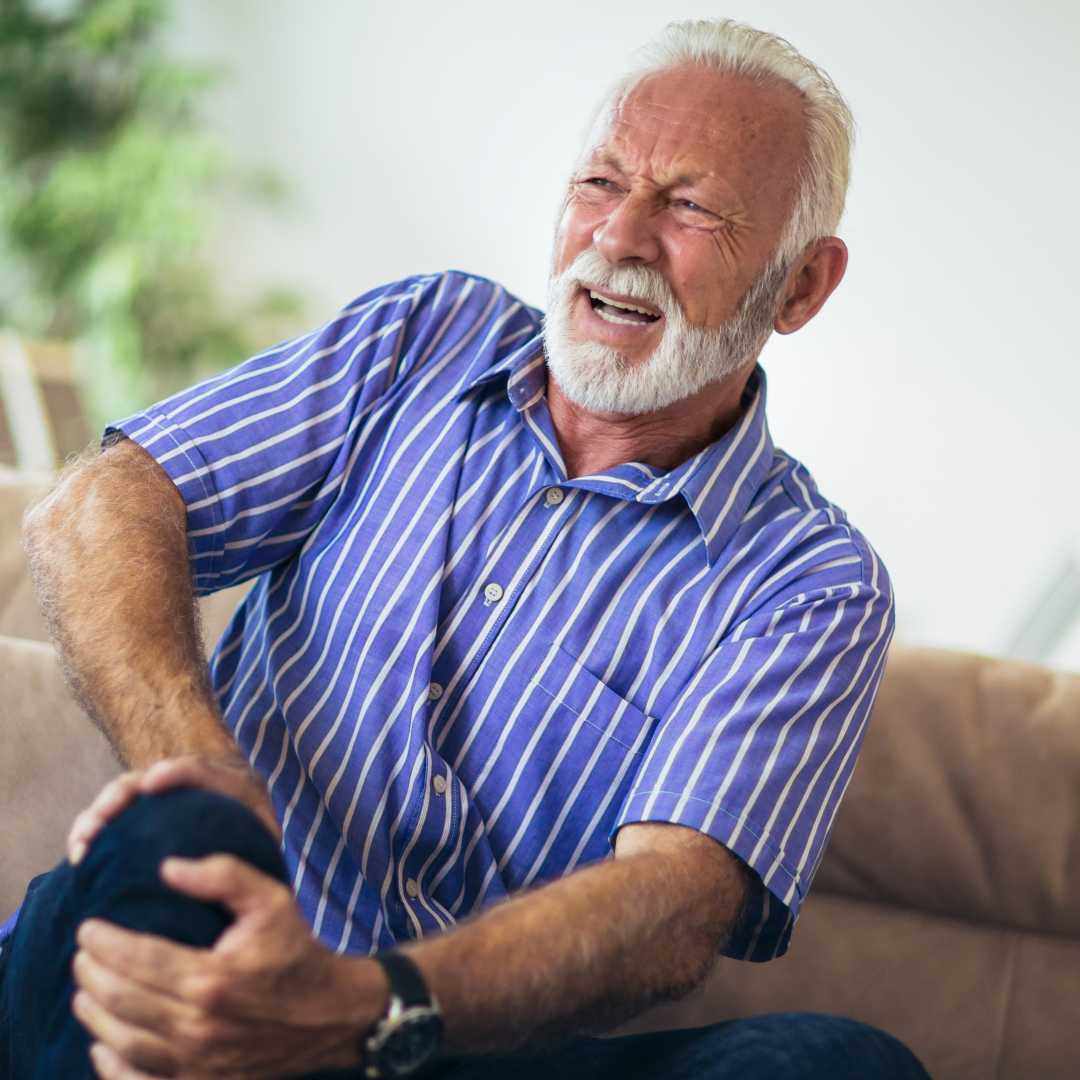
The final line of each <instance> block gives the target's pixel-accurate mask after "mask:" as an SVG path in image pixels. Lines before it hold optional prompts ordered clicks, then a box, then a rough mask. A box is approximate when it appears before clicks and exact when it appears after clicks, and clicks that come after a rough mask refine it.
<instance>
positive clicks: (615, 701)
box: [534, 646, 656, 754]
mask: <svg viewBox="0 0 1080 1080" xmlns="http://www.w3.org/2000/svg"><path fill="white" fill-rule="evenodd" d="M534 682H535V684H536V686H537V688H538V689H539V690H541V691H542V692H543V693H544V694H546V695H547V696H548V697H550V698H551V699H552V700H553V701H556V702H558V703H559V705H561V706H562V707H563V708H564V709H566V710H568V711H569V712H571V713H573V714H574V716H575V717H577V719H578V720H580V721H581V723H582V724H586V725H588V726H589V727H590V728H593V729H595V731H597V732H599V733H600V734H602V735H603V736H604V738H605V739H607V740H610V741H611V742H613V743H615V744H617V746H619V747H621V748H622V750H624V751H629V752H630V753H632V754H640V753H641V752H642V751H643V750H644V749H645V747H646V746H647V744H648V740H649V736H650V735H651V734H652V730H653V728H654V727H655V726H656V720H655V719H653V718H652V717H649V716H646V715H645V713H643V712H642V711H641V710H640V709H639V708H638V707H637V706H636V705H634V704H633V703H632V702H630V701H627V700H626V698H624V697H622V696H621V695H619V694H617V693H616V692H615V691H614V690H612V689H611V687H610V686H608V685H607V684H606V683H605V682H603V681H602V680H600V679H598V678H597V677H596V676H595V675H593V673H592V672H591V671H589V670H588V669H587V668H585V667H583V666H582V664H581V663H580V662H579V661H578V660H577V659H576V658H575V657H573V656H571V655H570V654H569V653H568V652H566V650H565V649H563V648H562V647H561V646H557V647H556V654H555V656H554V658H553V660H552V662H551V663H550V664H549V665H548V666H547V667H546V668H545V669H544V671H543V673H542V674H540V675H539V676H538V677H537V678H536V679H535V680H534Z"/></svg>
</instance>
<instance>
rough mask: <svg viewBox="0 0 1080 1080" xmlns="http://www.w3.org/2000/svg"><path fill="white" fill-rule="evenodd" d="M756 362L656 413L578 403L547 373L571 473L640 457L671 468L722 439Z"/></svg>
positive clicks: (554, 419)
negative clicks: (629, 412)
mask: <svg viewBox="0 0 1080 1080" xmlns="http://www.w3.org/2000/svg"><path fill="white" fill-rule="evenodd" d="M753 370H754V365H753V363H749V364H747V365H746V366H745V367H743V368H740V369H739V370H738V371H736V372H734V373H733V374H732V375H731V376H730V377H729V378H727V379H723V380H721V381H720V382H716V383H711V384H710V385H709V386H706V387H704V388H703V389H701V390H699V391H698V392H697V393H696V394H693V395H692V396H690V397H688V398H684V399H683V400H682V401H676V402H675V403H674V404H673V405H669V406H667V407H666V408H664V409H659V410H657V411H656V412H651V413H644V414H643V415H640V416H633V415H626V414H621V413H596V412H590V411H589V410H588V409H583V408H582V407H581V406H580V405H576V404H574V402H572V401H570V399H569V398H567V397H566V395H565V394H563V392H562V390H561V389H560V388H559V385H558V383H557V382H556V381H555V379H554V378H553V377H552V375H551V373H550V371H549V372H548V393H547V396H548V409H549V410H550V412H551V422H552V424H553V426H554V428H555V434H556V436H557V437H558V440H559V449H560V450H561V451H562V458H563V463H564V464H565V465H566V478H567V479H568V480H573V479H574V478H575V477H577V476H592V475H594V474H596V473H601V472H604V471H605V470H607V469H611V468H614V467H615V466H616V465H623V464H625V463H626V462H628V461H639V462H641V463H642V464H644V465H649V466H651V467H653V468H655V469H660V470H663V471H665V472H666V471H668V470H670V469H674V468H675V467H676V466H678V465H681V464H682V463H683V462H684V461H686V460H688V459H689V458H692V457H693V456H694V455H695V454H698V453H700V452H701V451H702V450H704V449H705V447H706V446H708V445H709V444H710V443H713V442H715V441H716V440H717V439H719V438H721V437H722V436H723V435H724V433H725V432H727V431H729V430H730V429H731V428H732V427H734V426H735V424H736V423H737V422H738V420H739V417H740V416H741V415H742V407H741V402H742V393H743V390H744V389H745V387H746V382H747V380H748V379H749V378H750V375H751V373H752V372H753Z"/></svg>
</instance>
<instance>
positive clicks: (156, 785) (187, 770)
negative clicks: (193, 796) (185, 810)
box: [139, 754, 228, 795]
mask: <svg viewBox="0 0 1080 1080" xmlns="http://www.w3.org/2000/svg"><path fill="white" fill-rule="evenodd" d="M220 785H221V778H220V774H219V770H218V768H217V767H216V762H215V764H213V765H212V764H211V762H210V761H208V760H207V759H206V758H204V757H199V756H197V755H194V754H188V755H185V756H184V757H171V758H166V759H165V760H163V761H156V762H154V764H153V765H151V766H150V768H149V769H147V770H146V772H145V773H144V774H143V781H141V783H140V785H139V789H140V791H143V792H146V793H147V794H148V795H157V794H160V793H161V792H167V791H168V789H170V788H172V787H188V786H190V787H207V788H212V789H215V791H220V789H221V786H220ZM226 794H228V793H226Z"/></svg>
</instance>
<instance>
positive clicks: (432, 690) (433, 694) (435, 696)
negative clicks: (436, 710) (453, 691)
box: [427, 682, 443, 701]
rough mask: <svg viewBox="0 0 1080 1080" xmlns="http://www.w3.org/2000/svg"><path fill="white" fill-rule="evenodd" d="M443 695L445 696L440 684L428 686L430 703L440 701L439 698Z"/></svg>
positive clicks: (435, 683)
mask: <svg viewBox="0 0 1080 1080" xmlns="http://www.w3.org/2000/svg"><path fill="white" fill-rule="evenodd" d="M442 695H443V688H442V686H441V685H440V684H439V683H437V682H433V683H429V684H428V688H427V696H428V701H438V700H439V698H441V697H442Z"/></svg>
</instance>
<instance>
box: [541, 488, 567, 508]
mask: <svg viewBox="0 0 1080 1080" xmlns="http://www.w3.org/2000/svg"><path fill="white" fill-rule="evenodd" d="M562 501H563V489H562V488H557V487H553V488H548V489H547V491H545V492H544V502H546V503H547V504H548V506H558V505H559V503H561V502H562Z"/></svg>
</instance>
